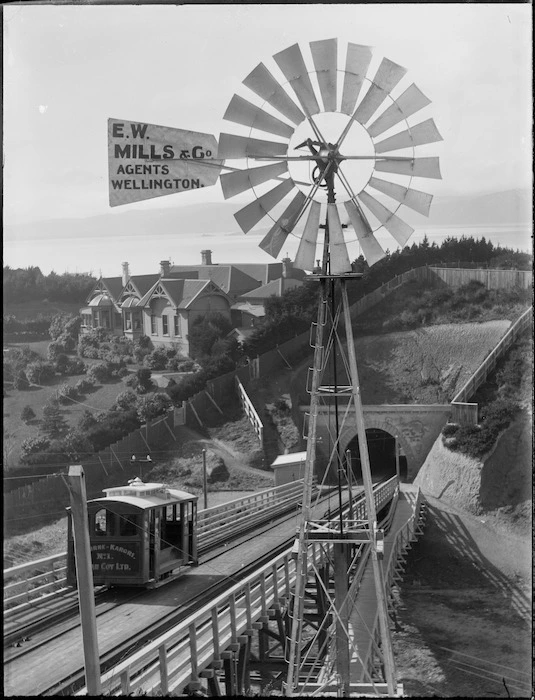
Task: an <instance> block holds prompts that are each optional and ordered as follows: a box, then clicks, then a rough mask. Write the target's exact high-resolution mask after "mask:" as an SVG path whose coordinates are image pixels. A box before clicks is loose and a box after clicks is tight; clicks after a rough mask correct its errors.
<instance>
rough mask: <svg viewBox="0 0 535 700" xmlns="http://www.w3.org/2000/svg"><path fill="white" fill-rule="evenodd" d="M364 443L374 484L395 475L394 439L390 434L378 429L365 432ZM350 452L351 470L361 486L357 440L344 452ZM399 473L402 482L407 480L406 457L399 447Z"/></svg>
mask: <svg viewBox="0 0 535 700" xmlns="http://www.w3.org/2000/svg"><path fill="white" fill-rule="evenodd" d="M366 442H367V444H368V455H369V458H370V470H371V474H372V481H373V482H374V483H376V482H378V481H381V480H382V479H388V478H390V477H392V476H395V475H396V439H395V437H394V436H393V435H391V434H390V433H387V432H386V431H385V430H380V429H379V428H368V429H367V430H366ZM347 450H349V451H350V452H351V468H352V471H353V476H354V478H355V480H356V481H357V483H359V484H362V467H361V460H360V449H359V443H358V438H357V436H356V435H355V437H354V438H353V439H352V440H351V441H350V442H349V444H348V446H347V448H346V451H347ZM399 472H400V478H401V480H402V481H406V480H407V457H406V456H405V455H404V454H403V449H402V448H401V446H400V447H399Z"/></svg>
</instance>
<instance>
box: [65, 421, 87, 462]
mask: <svg viewBox="0 0 535 700" xmlns="http://www.w3.org/2000/svg"><path fill="white" fill-rule="evenodd" d="M58 447H59V449H60V451H61V452H63V453H64V454H65V456H66V457H67V458H68V459H69V460H75V461H78V460H80V459H83V458H84V457H87V455H89V454H91V453H92V452H93V446H92V444H91V442H90V441H89V440H88V439H87V437H86V436H85V435H84V434H83V433H82V431H81V430H79V429H78V430H77V429H71V430H69V431H67V433H66V435H65V437H64V438H63V439H62V440H61V441H60V445H59V446H58Z"/></svg>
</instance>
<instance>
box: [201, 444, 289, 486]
mask: <svg viewBox="0 0 535 700" xmlns="http://www.w3.org/2000/svg"><path fill="white" fill-rule="evenodd" d="M199 443H201V444H202V445H204V446H205V448H206V449H209V450H211V451H212V452H213V453H214V454H216V455H217V456H218V457H221V459H222V460H223V461H224V462H225V464H226V465H227V467H228V466H232V467H234V468H235V469H239V470H240V471H242V472H245V473H247V474H253V475H255V476H258V473H259V470H258V469H254V468H253V467H249V466H248V465H247V458H246V457H245V455H243V454H241V453H240V452H237V451H236V450H234V449H232V447H231V446H230V445H228V444H226V443H224V442H222V441H221V440H217V439H216V438H214V439H211V440H206V439H205V438H201V439H200V440H199ZM261 474H262V476H265V477H266V478H268V479H272V480H273V481H275V474H274V473H273V472H268V471H262V472H261Z"/></svg>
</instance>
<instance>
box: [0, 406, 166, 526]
mask: <svg viewBox="0 0 535 700" xmlns="http://www.w3.org/2000/svg"><path fill="white" fill-rule="evenodd" d="M173 427H174V416H173V412H172V411H170V412H169V413H168V414H167V415H165V416H163V417H162V416H160V417H158V418H156V419H155V420H153V421H151V422H150V423H148V424H147V425H146V426H143V427H141V428H139V429H138V430H135V431H134V432H132V433H130V434H129V435H127V436H126V437H124V438H123V439H122V440H119V441H118V442H116V443H115V444H113V445H109V446H108V447H106V448H104V449H103V450H101V451H100V452H97V453H96V454H92V455H90V456H89V457H87V458H84V459H83V460H82V461H83V464H84V471H85V476H86V485H87V492H88V497H90V498H94V497H98V496H100V495H101V491H102V489H103V488H110V487H112V486H119V485H120V484H124V483H125V480H127V479H130V478H133V477H134V476H139V473H140V470H143V469H144V468H145V469H148V468H150V465H149V464H147V465H144V463H143V462H142V461H141V460H142V459H144V458H145V456H146V455H147V454H151V453H152V454H153V459H155V457H154V448H156V449H159V448H160V446H161V444H162V443H163V442H169V440H170V439H171V438H172V439H174V432H173ZM132 455H135V456H136V461H133V460H132ZM67 471H68V467H67V466H66V467H60V468H58V470H57V471H56V473H55V474H49V475H48V476H46V477H45V478H41V479H36V480H35V481H32V482H31V483H28V484H27V485H25V486H22V487H20V488H18V489H14V490H13V491H10V492H9V493H4V524H5V527H6V528H7V529H8V530H9V523H10V522H16V521H17V520H25V519H31V518H36V519H39V518H41V517H43V516H47V515H55V514H58V515H59V514H61V513H62V512H63V510H64V508H66V507H67V506H68V505H69V494H68V491H67V488H66V486H65V484H64V482H63V480H62V477H61V475H62V474H67Z"/></svg>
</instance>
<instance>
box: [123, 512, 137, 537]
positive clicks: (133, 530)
mask: <svg viewBox="0 0 535 700" xmlns="http://www.w3.org/2000/svg"><path fill="white" fill-rule="evenodd" d="M138 533H139V529H138V522H137V515H122V516H121V519H120V522H119V535H120V536H121V537H135V536H136V535H137V534H138Z"/></svg>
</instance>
